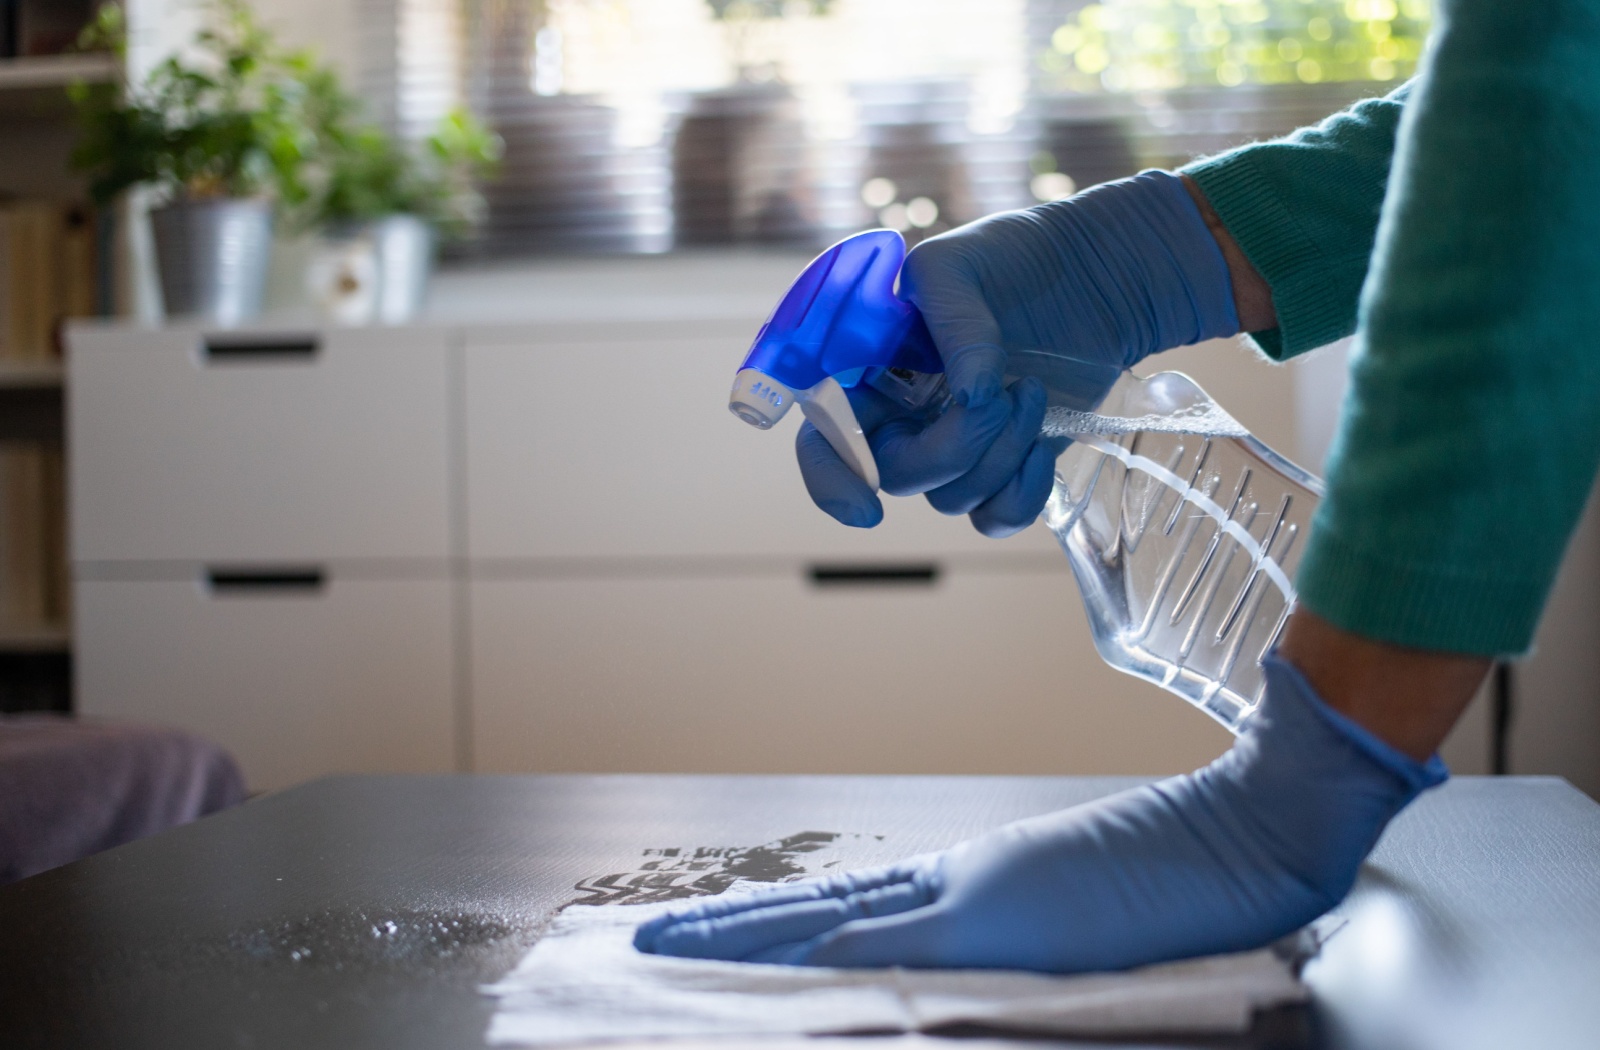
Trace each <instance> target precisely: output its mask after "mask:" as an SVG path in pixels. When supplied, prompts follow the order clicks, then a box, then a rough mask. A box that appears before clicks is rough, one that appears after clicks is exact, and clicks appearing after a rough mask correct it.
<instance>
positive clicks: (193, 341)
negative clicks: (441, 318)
mask: <svg viewBox="0 0 1600 1050" xmlns="http://www.w3.org/2000/svg"><path fill="white" fill-rule="evenodd" d="M71 350H72V352H71V358H70V363H69V368H70V375H69V379H70V383H69V385H68V390H69V395H70V398H71V402H70V406H69V409H70V412H69V425H70V427H71V432H70V435H69V437H70V446H71V452H72V457H73V470H72V500H71V503H72V525H73V529H72V545H73V558H74V559H75V560H77V561H80V562H98V561H276V560H282V559H289V560H295V559H304V558H321V559H332V558H346V559H350V558H358V559H368V560H370V559H383V558H399V559H419V558H435V559H443V558H445V557H446V556H447V555H448V554H449V552H450V545H449V528H448V522H449V506H448V500H447V480H446V475H447V469H448V458H449V445H448V442H447V439H446V435H447V429H446V417H447V414H448V413H447V408H448V399H449V392H450V385H449V382H448V381H447V369H448V351H447V346H446V340H445V336H444V334H442V333H440V332H437V331H430V330H428V329H422V328H417V329H361V330H340V329H333V330H327V331H320V332H319V331H305V330H300V331H253V332H244V333H231V334H225V335H213V336H208V335H207V334H205V333H203V332H200V331H195V330H181V329H180V330H172V329H168V330H140V329H129V328H122V327H110V326H88V327H83V328H78V329H75V330H74V331H73V333H72V346H71Z"/></svg>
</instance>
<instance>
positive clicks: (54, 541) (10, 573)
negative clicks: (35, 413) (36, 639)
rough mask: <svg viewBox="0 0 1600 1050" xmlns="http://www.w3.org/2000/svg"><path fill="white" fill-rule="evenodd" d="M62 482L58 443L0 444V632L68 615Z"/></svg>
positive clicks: (45, 624)
mask: <svg viewBox="0 0 1600 1050" xmlns="http://www.w3.org/2000/svg"><path fill="white" fill-rule="evenodd" d="M65 488H66V470H65V463H64V461H63V458H62V450H61V448H60V446H58V445H46V444H43V443H20V442H19V443H3V444H0V636H3V635H4V634H5V633H6V632H7V631H14V630H41V629H50V628H60V627H63V626H64V625H65V624H66V622H67V620H68V616H69V613H68V601H69V595H70V590H69V587H68V582H67V551H66V520H65V512H64V508H65V506H66V498H65V497H66V492H65Z"/></svg>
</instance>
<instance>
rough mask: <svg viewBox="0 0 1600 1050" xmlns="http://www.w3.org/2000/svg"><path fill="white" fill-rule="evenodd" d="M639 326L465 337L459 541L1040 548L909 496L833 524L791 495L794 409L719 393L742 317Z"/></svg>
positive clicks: (744, 339)
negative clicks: (647, 333)
mask: <svg viewBox="0 0 1600 1050" xmlns="http://www.w3.org/2000/svg"><path fill="white" fill-rule="evenodd" d="M703 327H704V331H702V332H694V331H691V330H689V327H688V326H684V325H680V326H676V327H675V328H673V329H672V330H670V331H669V333H668V334H665V335H662V336H661V337H659V338H656V339H653V340H652V341H650V342H643V341H631V342H630V341H620V340H619V341H612V342H604V341H592V342H585V341H578V340H572V341H568V342H565V343H539V342H533V341H528V342H520V343H499V344H495V343H472V342H469V343H468V344H467V348H466V404H467V439H466V440H467V464H468V483H467V490H468V493H469V510H468V543H469V549H470V551H471V553H472V555H473V556H474V557H478V558H491V559H495V558H511V559H515V558H583V557H600V558H605V557H621V558H628V557H661V556H666V557H673V556H685V557H703V556H719V555H728V556H745V557H749V556H762V555H774V554H777V555H798V556H824V555H831V556H846V557H864V558H877V557H885V556H892V555H915V554H947V553H953V552H982V553H985V554H994V553H996V552H999V551H1004V552H1018V551H1031V550H1038V551H1043V550H1049V549H1053V547H1054V540H1053V539H1052V538H1051V536H1050V535H1049V533H1048V532H1047V531H1046V530H1045V529H1044V528H1043V527H1042V526H1035V527H1034V528H1032V529H1029V530H1028V531H1027V532H1024V533H1022V534H1021V535H1019V536H1017V537H1015V538H1013V539H1010V540H1007V541H1005V542H1004V543H996V542H995V541H993V540H989V539H985V538H984V537H982V536H980V535H978V534H977V533H976V532H975V531H974V530H973V529H972V527H971V525H970V524H969V523H968V522H967V520H966V519H965V518H948V517H945V516H943V515H940V514H937V513H935V512H933V511H932V510H931V509H930V508H929V507H928V506H927V504H926V503H925V502H924V501H923V500H921V499H892V498H887V497H886V498H885V501H884V502H885V509H886V512H887V514H886V519H885V521H884V523H883V524H882V525H880V526H879V527H877V528H876V529H871V530H860V529H849V528H845V527H843V526H841V525H839V524H838V523H837V522H835V521H833V519H831V518H829V517H827V516H826V515H825V514H823V513H822V512H821V511H820V510H818V509H817V508H816V507H815V506H813V505H812V503H811V501H810V499H809V498H808V497H807V496H806V491H805V487H804V485H803V484H802V483H801V481H800V474H799V470H798V468H797V467H796V466H795V462H794V433H795V429H796V428H797V427H798V426H799V421H800V413H799V412H798V411H794V412H791V413H790V414H789V417H788V418H785V419H784V420H783V422H782V423H780V424H779V425H778V427H777V428H775V429H774V430H773V431H772V432H768V433H762V432H760V431H757V430H755V429H754V428H752V427H749V426H747V425H746V424H744V423H741V422H739V420H738V419H736V418H735V417H734V416H733V415H732V414H731V413H730V412H729V411H728V407H727V395H728V387H729V385H730V384H731V383H732V381H733V374H734V368H735V366H736V365H737V363H738V361H739V358H740V355H741V354H742V353H743V351H744V349H745V345H746V344H747V343H748V341H749V339H750V336H751V334H752V332H753V331H754V329H755V327H756V326H755V325H750V326H748V327H747V326H733V325H722V326H712V325H706V326H703Z"/></svg>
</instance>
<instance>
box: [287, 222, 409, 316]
mask: <svg viewBox="0 0 1600 1050" xmlns="http://www.w3.org/2000/svg"><path fill="white" fill-rule="evenodd" d="M434 247H435V235H434V229H433V225H432V224H431V223H429V222H428V221H427V220H426V219H422V218H420V217H418V216H416V215H409V214H404V213H396V214H392V215H385V216H383V217H382V218H379V219H374V220H372V221H370V222H361V223H348V224H344V223H341V224H337V225H334V226H330V227H329V228H328V229H327V230H326V231H325V232H324V234H323V236H322V243H321V244H320V245H319V246H318V248H317V251H316V253H315V254H314V256H313V258H312V262H311V266H310V269H309V270H308V271H307V274H306V285H307V290H308V291H309V292H310V294H311V298H312V300H313V301H315V302H316V303H317V305H318V306H319V307H320V308H321V309H322V310H323V312H324V313H326V314H327V315H328V316H329V317H330V318H332V319H333V320H334V321H337V322H338V323H340V324H372V323H373V322H377V323H380V324H404V323H406V322H407V321H410V320H411V319H412V318H414V317H416V315H417V313H418V312H419V311H420V310H421V309H422V303H423V301H424V300H425V299H426V297H427V292H428V281H429V279H430V277H431V276H432V274H433V258H434Z"/></svg>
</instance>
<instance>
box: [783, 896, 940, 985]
mask: <svg viewBox="0 0 1600 1050" xmlns="http://www.w3.org/2000/svg"><path fill="white" fill-rule="evenodd" d="M767 961H770V962H782V963H788V964H789V965H791V966H835V967H844V968H852V969H877V968H881V967H886V966H907V967H912V968H921V969H930V968H935V967H949V966H959V965H961V963H960V960H958V959H953V958H952V957H951V949H950V934H949V921H948V916H947V913H946V909H944V908H942V907H940V906H939V905H938V904H932V905H930V906H928V907H923V908H916V909H912V910H907V911H902V912H898V913H896V914H894V915H885V916H874V917H870V918H862V919H857V920H855V921H854V922H849V923H845V924H843V925H840V926H838V927H836V928H835V929H832V930H829V931H827V932H825V933H822V934H821V935H819V936H817V937H813V938H812V939H811V940H809V941H806V942H804V943H802V944H796V945H791V946H789V947H788V950H787V951H785V952H782V953H773V957H772V958H770V959H769V960H767Z"/></svg>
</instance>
